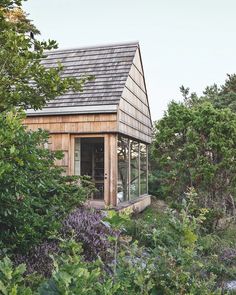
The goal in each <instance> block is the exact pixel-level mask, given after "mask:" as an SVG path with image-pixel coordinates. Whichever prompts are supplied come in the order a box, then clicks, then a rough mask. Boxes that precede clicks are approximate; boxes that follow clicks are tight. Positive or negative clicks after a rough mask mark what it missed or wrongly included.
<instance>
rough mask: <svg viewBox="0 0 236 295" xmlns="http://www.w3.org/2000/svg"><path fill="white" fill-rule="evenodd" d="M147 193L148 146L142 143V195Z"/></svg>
mask: <svg viewBox="0 0 236 295" xmlns="http://www.w3.org/2000/svg"><path fill="white" fill-rule="evenodd" d="M146 193H147V146H146V144H144V143H140V194H141V195H143V194H146Z"/></svg>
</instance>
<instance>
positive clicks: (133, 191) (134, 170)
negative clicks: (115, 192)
mask: <svg viewBox="0 0 236 295" xmlns="http://www.w3.org/2000/svg"><path fill="white" fill-rule="evenodd" d="M138 196H139V144H138V142H136V141H133V140H130V199H134V198H136V197H138Z"/></svg>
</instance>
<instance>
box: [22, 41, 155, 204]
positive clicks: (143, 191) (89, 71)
mask: <svg viewBox="0 0 236 295" xmlns="http://www.w3.org/2000/svg"><path fill="white" fill-rule="evenodd" d="M58 62H60V63H61V64H62V65H63V66H64V70H63V74H62V75H63V76H72V77H78V78H79V77H80V76H81V75H83V74H85V75H94V76H95V80H94V81H90V82H87V83H86V85H85V87H84V91H83V92H80V93H74V92H70V93H67V94H65V95H63V96H60V97H58V98H57V99H55V100H53V101H51V102H49V103H48V104H47V106H45V108H43V109H42V110H40V111H34V110H31V109H29V110H27V119H26V125H28V127H29V128H30V129H32V130H37V129H38V128H42V129H46V130H48V131H49V132H50V135H51V144H50V148H51V149H52V150H62V151H63V152H64V158H63V160H61V161H58V163H57V165H59V166H62V167H64V168H65V171H66V173H67V174H69V175H73V174H75V175H89V176H91V177H92V179H93V181H94V183H95V185H96V187H97V189H98V191H97V193H95V194H94V195H93V197H92V199H93V200H92V201H91V204H92V205H94V206H98V207H104V206H105V205H106V206H114V207H115V206H124V205H125V204H130V203H136V201H139V202H141V203H142V205H141V207H143V206H146V205H147V204H149V202H150V198H149V196H148V171H147V170H148V164H147V163H148V156H147V149H148V145H149V144H150V142H151V137H152V122H151V115H150V109H149V104H148V97H147V90H146V84H145V79H144V72H143V65H142V60H141V54H140V47H139V44H138V43H137V42H135V43H124V44H116V45H106V46H96V47H87V48H78V49H67V50H55V51H53V52H50V53H49V54H48V56H47V58H45V60H43V64H44V65H45V66H46V67H55V66H56V65H57V63H58Z"/></svg>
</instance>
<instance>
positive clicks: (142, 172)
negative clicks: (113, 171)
mask: <svg viewBox="0 0 236 295" xmlns="http://www.w3.org/2000/svg"><path fill="white" fill-rule="evenodd" d="M117 153H118V189H117V192H118V193H117V199H118V203H119V202H123V201H128V200H132V199H135V198H137V197H138V196H139V195H143V194H146V193H147V166H148V165H147V161H148V158H147V146H146V144H144V143H139V142H137V141H135V140H132V139H128V138H125V137H122V136H119V138H118V150H117Z"/></svg>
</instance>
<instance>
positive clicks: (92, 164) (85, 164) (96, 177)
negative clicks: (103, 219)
mask: <svg viewBox="0 0 236 295" xmlns="http://www.w3.org/2000/svg"><path fill="white" fill-rule="evenodd" d="M79 143H80V144H79ZM79 155H81V156H79ZM75 172H76V174H77V175H88V176H90V177H91V179H92V181H93V182H94V184H95V187H96V188H97V190H98V191H97V192H95V193H94V194H93V198H94V199H100V200H102V199H103V198H104V138H102V137H97V138H95V137H94V138H93V137H92V138H80V139H76V142H75Z"/></svg>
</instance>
